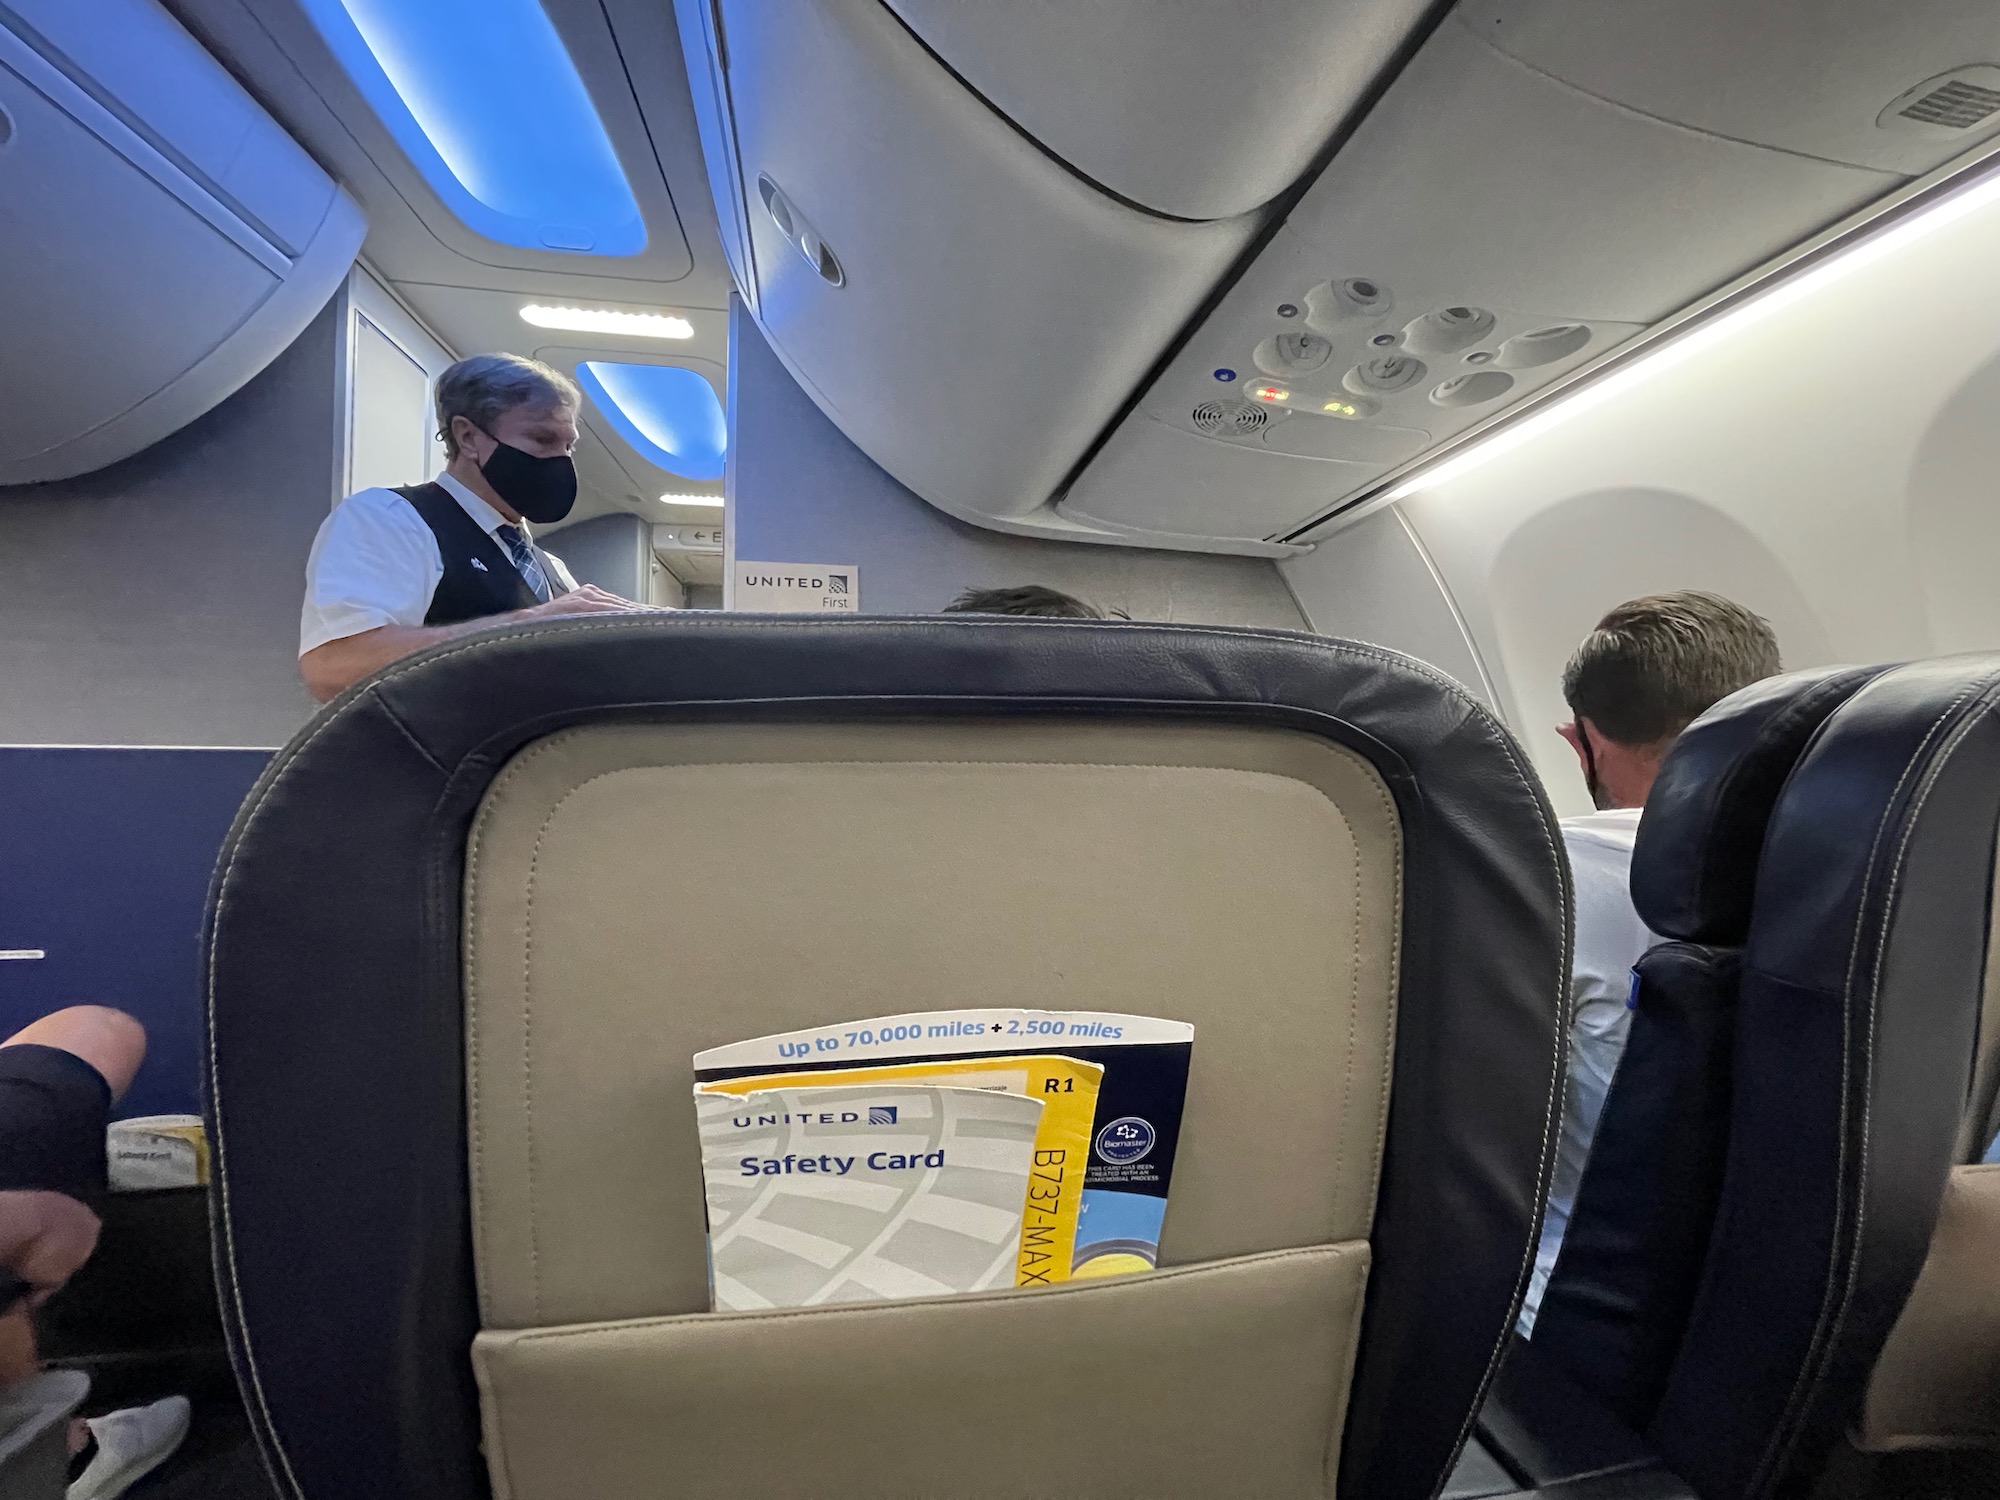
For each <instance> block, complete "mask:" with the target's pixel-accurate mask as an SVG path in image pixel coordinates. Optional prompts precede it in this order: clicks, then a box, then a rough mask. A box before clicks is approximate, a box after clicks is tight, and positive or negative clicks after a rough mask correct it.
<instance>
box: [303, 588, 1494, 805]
mask: <svg viewBox="0 0 2000 1500" xmlns="http://www.w3.org/2000/svg"><path fill="white" fill-rule="evenodd" d="M871 618H874V619H878V620H879V619H882V618H883V617H879V616H877V617H871ZM887 618H889V619H893V618H894V617H893V616H892V617H887ZM924 623H925V625H926V626H927V627H928V628H930V629H934V630H984V629H988V628H990V627H991V625H992V622H991V621H983V620H962V621H961V620H941V619H938V620H926V621H925V622H924ZM853 624H854V618H853V617H849V618H847V619H844V620H814V619H811V618H809V617H807V618H801V617H798V616H791V617H779V618H772V619H758V618H755V617H747V616H738V617H737V618H735V619H734V620H732V621H731V622H730V626H729V628H730V629H731V630H732V631H750V630H786V631H794V632H796V631H806V630H844V629H849V628H851V627H852V626H853ZM1075 624H1076V622H1075V621H1061V620H1038V619H1035V618H1033V617H1016V618H1014V619H1012V620H1010V621H1009V622H1008V628H1009V629H1010V630H1070V629H1074V628H1075ZM656 625H657V622H654V621H644V620H639V619H618V618H609V619H607V618H598V619H593V620H576V621H572V622H566V623H564V624H561V625H550V624H533V625H516V626H511V627H508V628H506V629H500V630H487V631H481V632H479V633H478V634H477V635H476V636H473V637H472V638H470V639H468V640H466V641H464V642H463V643H462V644H459V645H453V646H445V647H443V648H441V649H439V650H437V651H436V652H435V654H432V653H429V652H425V653H421V654H419V655H415V656H409V657H405V658H403V659H402V660H401V661H398V662H394V663H391V664H390V665H389V666H387V667H384V668H383V669H382V672H381V674H380V675H379V676H378V677H376V678H375V679H374V680H373V682H372V683H371V685H370V686H369V688H367V689H366V690H364V691H363V692H362V693H359V694H357V695H356V697H355V699H354V700H352V702H359V701H361V700H362V699H363V698H365V697H366V696H368V695H369V694H370V693H373V692H375V691H377V690H379V689H380V688H381V687H383V686H385V685H387V684H388V683H391V682H394V681H395V680H396V679H397V678H398V677H401V676H403V675H405V674H406V673H409V672H413V671H417V670H419V669H421V668H422V667H423V666H425V665H426V664H428V663H430V662H433V661H445V660H449V659H450V658H451V657H454V656H461V655H463V654H464V653H466V652H468V651H478V650H483V649H485V648H486V647H489V646H491V647H494V648H496V649H497V648H498V646H499V645H500V644H501V643H503V642H508V641H516V640H523V639H527V638H530V637H538V636H549V637H553V636H559V635H575V634H578V633H579V632H585V631H631V630H633V629H635V628H641V627H644V628H652V627H654V626H656ZM1105 628H1108V629H1111V630H1117V631H1130V632H1133V633H1135V634H1143V635H1195V636H1221V637H1225V638H1227V639H1230V640H1259V641H1279V642H1284V643H1286V644H1288V645H1293V646H1298V647H1303V648H1305V649H1307V650H1313V651H1325V652H1327V653H1329V654H1331V655H1335V656H1358V657H1363V658H1366V659H1367V660H1370V661H1379V662H1382V663H1384V664H1386V665H1389V666H1395V667H1401V668H1403V669H1404V670H1406V671H1409V672H1411V673H1413V674H1415V675H1416V676H1419V677H1422V678H1425V679H1427V680H1428V681H1430V682H1432V683H1435V684H1436V685H1437V686H1439V687H1441V688H1443V689H1444V690H1445V692H1446V693H1447V694H1448V695H1449V696H1450V697H1452V698H1454V699H1456V700H1457V701H1458V702H1459V703H1460V704H1461V705H1463V706H1464V707H1466V708H1469V709H1472V710H1473V711H1474V712H1475V713H1477V714H1478V715H1479V717H1480V718H1481V719H1483V720H1485V721H1486V722H1487V723H1489V724H1492V725H1493V726H1495V727H1496V728H1497V727H1500V721H1499V720H1498V719H1496V718H1494V716H1493V712H1492V710H1491V709H1489V708H1487V707H1486V705H1485V704H1484V703H1482V702H1480V701H1479V700H1478V699H1477V698H1475V697H1474V696H1473V695H1472V694H1471V692H1470V691H1468V690H1467V688H1466V687H1465V685H1464V684H1463V683H1461V682H1459V681H1457V680H1456V679H1455V678H1452V677H1447V676H1446V675H1445V674H1444V673H1442V672H1440V671H1438V670H1437V669H1436V668H1435V667H1433V666H1431V665H1430V663H1428V662H1424V661H1419V660H1418V659H1417V658H1416V657H1413V656H1404V655H1403V654H1401V653H1400V652H1396V651H1389V650H1385V649H1383V648H1381V647H1378V646H1371V645H1370V644H1368V643H1367V642H1366V641H1348V640H1341V639H1337V638H1335V637H1332V636H1322V635H1308V634H1306V633H1304V632H1301V631H1293V630H1260V629H1255V628H1251V627H1247V626H1229V625H1199V624H1187V625H1176V624H1172V623H1170V622H1167V621H1140V620H1131V621H1120V622H1118V623H1116V624H1109V623H1105ZM787 696H792V697H800V696H805V695H803V694H790V695H787ZM349 707H351V703H350V704H344V705H341V706H339V707H338V708H336V709H334V710H333V711H332V713H331V714H330V715H329V717H335V718H337V717H339V716H340V715H341V714H342V713H344V712H346V711H347V709H348V708H349ZM1502 732H1503V733H1504V732H1505V731H1504V730H1503V731H1502ZM1511 758H1512V757H1510V759H1511ZM1515 770H1516V773H1517V774H1518V773H1519V770H1520V766H1519V762H1518V761H1516V762H1515Z"/></svg>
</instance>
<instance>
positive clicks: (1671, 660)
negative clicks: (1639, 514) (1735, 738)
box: [1563, 589, 1784, 748]
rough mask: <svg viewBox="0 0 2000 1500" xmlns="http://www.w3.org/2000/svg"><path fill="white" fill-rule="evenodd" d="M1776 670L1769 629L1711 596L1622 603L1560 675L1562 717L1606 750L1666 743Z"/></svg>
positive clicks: (1690, 592) (1687, 594)
mask: <svg viewBox="0 0 2000 1500" xmlns="http://www.w3.org/2000/svg"><path fill="white" fill-rule="evenodd" d="M1783 670H1784V667H1783V665H1782V664H1781V663H1780V662H1779V660H1778V638H1777V637H1776V636H1775V635H1773V634H1772V633H1771V625H1770V622H1769V621H1768V620H1766V619H1764V618H1763V617H1762V616H1761V615H1756V614H1752V613H1751V612H1750V611H1749V610H1747V609H1745V608H1744V607H1743V606H1742V605H1740V604H1736V603H1733V602H1732V601H1730V600H1728V599H1725V598H1723V597H1722V596H1721V595H1720V594H1706V593H1702V592H1700V591H1698V590H1695V589H1685V590H1683V591H1681V592H1680V593H1675V594H1652V595H1648V596H1647V597H1646V598H1644V599H1630V600H1627V601H1626V602H1625V603H1623V604H1621V605H1619V606H1618V607H1617V608H1616V609H1614V610H1612V611H1611V613H1610V614H1608V615H1606V616H1605V617H1604V618H1603V619H1601V620H1599V621H1598V622H1597V629H1595V630H1593V631H1592V632H1591V633H1590V634H1589V635H1588V636H1586V637H1585V638H1584V642H1583V644H1582V645H1581V646H1578V647H1577V648H1576V655H1574V656H1572V657H1571V658H1570V659H1569V666H1568V667H1567V668H1565V669H1564V671H1563V697H1564V698H1565V699H1567V700H1568V702H1569V708H1570V712H1571V713H1573V714H1575V715H1576V716H1577V717H1578V718H1579V719H1588V720H1590V722H1591V723H1592V724H1593V725H1595V726H1596V728H1597V731H1598V733H1600V734H1602V735H1603V736H1604V737H1605V738H1606V739H1608V740H1610V741H1612V742H1613V743H1614V744H1619V745H1626V746H1631V747H1634V748H1637V747H1640V746H1648V745H1657V744H1660V743H1661V742H1662V741H1665V740H1670V739H1672V738H1673V737H1674V736H1675V735H1677V734H1679V733H1680V732H1681V731H1682V730H1683V729H1685V728H1687V727H1688V725H1690V724H1692V723H1693V722H1694V721H1695V720H1696V719H1698V718H1700V717H1701V716H1702V715H1703V714H1704V713H1706V712H1707V711H1708V710H1709V709H1710V708H1711V707H1712V706H1714V705H1715V704H1717V703H1719V702H1721V701H1722V700H1723V699H1724V698H1727V697H1728V696H1729V695H1730V694H1731V693H1733V692H1735V691H1736V690H1737V689H1738V688H1745V687H1748V686H1749V685H1750V684H1751V683H1753V682H1757V681H1760V680H1761V679H1763V678H1766V677H1774V676H1776V675H1777V674H1778V673H1779V672H1781V671H1783Z"/></svg>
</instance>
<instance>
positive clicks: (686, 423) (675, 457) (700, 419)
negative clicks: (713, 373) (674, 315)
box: [576, 359, 729, 479]
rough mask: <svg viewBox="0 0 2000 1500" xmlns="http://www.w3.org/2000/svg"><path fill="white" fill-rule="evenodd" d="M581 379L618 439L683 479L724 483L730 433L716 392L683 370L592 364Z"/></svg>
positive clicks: (579, 373)
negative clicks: (616, 433)
mask: <svg viewBox="0 0 2000 1500" xmlns="http://www.w3.org/2000/svg"><path fill="white" fill-rule="evenodd" d="M576 378H577V382H578V384H580V385H581V386H582V387H583V388H584V390H585V391H587V392H588V393H589V395H590V399H591V402H592V404H594V405H595V406H596V407H597V409H598V410H599V411H600V412H602V413H603V414H604V418H605V420H606V421H608V422H610V424H611V425H612V426H613V427H615V428H617V429H618V435H619V436H620V437H622V438H624V439H625V441H626V442H628V443H630V444H631V445H632V446H633V447H634V448H637V449H638V450H639V456H640V457H641V458H643V459H645V460H646V461H647V462H648V463H651V464H654V465H657V466H658V467H659V468H662V469H665V470H666V471H667V472H668V473H669V474H678V475H680V476H681V477H682V478H683V479H720V478H721V477H722V460H723V454H724V453H725V452H726V451H727V450H728V447H729V427H728V424H727V423H726V422H725V421H724V420H723V416H722V403H721V402H720V401H718V400H716V399H715V387H714V386H712V385H710V384H709V383H708V381H707V380H706V379H704V378H703V377H702V376H701V375H699V374H697V373H696V372H695V371H693V370H688V369H683V368H682V367H680V366H678V365H632V364H619V363H617V362H615V361H611V360H602V359H592V360H586V361H584V362H583V363H582V364H580V365H578V366H577V367H576Z"/></svg>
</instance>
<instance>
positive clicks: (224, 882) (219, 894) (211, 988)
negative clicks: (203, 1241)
mask: <svg viewBox="0 0 2000 1500" xmlns="http://www.w3.org/2000/svg"><path fill="white" fill-rule="evenodd" d="M366 696H367V695H366V694H356V695H355V697H354V699H353V700H351V702H352V703H358V702H361V701H363V700H364V699H365V698H366ZM349 706H350V707H351V704H350V705H349ZM337 717H339V715H336V714H328V715H327V717H326V718H325V720H323V721H322V722H321V723H320V724H318V725H316V726H314V727H312V728H311V729H309V730H308V731H307V733H306V736H305V738H304V739H303V740H301V741H300V742H299V746H298V749H296V750H294V751H293V752H292V753H291V754H290V755H289V756H287V757H286V758H285V761H284V763H283V764H282V765H280V766H278V767H276V768H275V769H274V770H273V771H272V773H271V780H270V782H269V784H268V785H266V786H265V787H264V788H263V790H262V792H261V793H258V792H255V791H254V790H253V793H252V795H253V796H255V798H256V801H255V804H254V805H252V806H247V807H246V808H245V809H244V811H243V812H242V813H241V814H239V816H240V817H242V818H243V820H244V822H243V824H242V825H241V826H244V827H247V826H248V822H249V820H250V819H252V818H254V817H255V816H256V812H257V809H258V808H261V807H262V806H263V805H264V804H265V803H266V802H268V801H270V800H271V798H272V796H273V795H274V794H275V793H276V792H277V789H278V787H279V785H280V784H281V783H282V782H283V781H284V779H285V777H286V776H287V775H289V774H290V772H291V769H292V767H293V766H294V765H296V764H297V763H298V760H299V757H300V756H302V755H303V754H304V753H305V752H306V750H307V749H308V748H309V747H310V746H311V745H312V743H313V741H314V740H316V739H318V738H319V737H320V736H321V735H322V734H324V733H325V732H326V731H327V730H328V729H329V728H331V727H332V725H333V723H334V721H335V719H336V718H337ZM242 853H243V840H242V839H241V838H238V839H236V840H235V841H234V842H233V843H232V844H231V845H230V848H229V858H228V859H227V860H226V861H224V863H223V866H222V873H221V876H220V878H218V879H217V881H216V883H215V917H214V920H213V921H212V923H211V924H210V931H211V932H219V931H220V930H221V928H222V914H223V912H224V910H225V909H226V908H227V907H228V905H229V887H230V882H231V880H232V879H233V878H234V877H235V874H236V862H237V860H238V859H239V858H240V857H241V856H242ZM215 947H216V945H215V943H214V942H213V940H211V941H210V943H209V945H208V966H207V972H206V974H205V975H204V978H205V980H206V985H205V995H204V1001H205V1005H204V1009H205V1011H206V1014H207V1019H208V1093H209V1102H210V1103H211V1104H212V1105H213V1106H214V1109H213V1113H214V1116H215V1140H214V1141H213V1142H212V1147H213V1153H214V1157H215V1166H216V1170H215V1171H214V1173H213V1174H212V1175H213V1177H214V1179H215V1189H216V1197H217V1198H218V1200H219V1201H220V1202H221V1205H222V1214H221V1218H222V1244H221V1247H220V1248H221V1256H220V1259H221V1262H222V1264H223V1266H224V1267H226V1268H227V1271H228V1274H227V1276H226V1277H224V1278H222V1279H224V1280H226V1281H227V1283H228V1287H229V1300H230V1303H231V1305H232V1306H233V1307H234V1308H235V1310H236V1337H237V1341H238V1342H239V1343H240V1344H241V1345H242V1348H243V1363H244V1364H245V1366H247V1367H248V1371H249V1375H250V1382H249V1383H250V1391H251V1394H252V1395H253V1396H254V1397H255V1398H256V1401H257V1410H258V1411H259V1413H260V1414H261V1415H262V1416H263V1419H264V1430H265V1431H266V1432H267V1433H268V1434H269V1435H270V1446H271V1449H272V1451H273V1452H275V1453H276V1454H277V1458H278V1467H280V1468H281V1469H282V1470H283V1471H284V1478H285V1482H286V1483H287V1484H288V1485H290V1486H291V1490H292V1494H293V1495H294V1496H295V1497H297V1500H304V1495H305V1491H304V1490H303V1489H302V1488H301V1487H300V1485H299V1479H298V1475H297V1473H295V1472H294V1471H293V1469H292V1459H291V1455H290V1454H289V1453H287V1452H286V1451H285V1442H284V1437H283V1436H282V1434H280V1433H279V1431H278V1424H277V1420H276V1419H275V1418H274V1417H273V1416H272V1414H271V1404H270V1401H269V1399H268V1398H267V1397H266V1396H265V1394H264V1381H263V1377H262V1376H261V1374H260V1373H259V1372H258V1369H257V1351H256V1348H255V1345H254V1343H253V1341H252V1339H251V1337H250V1315H249V1312H248V1310H247V1309H246V1308H245V1307H244V1306H243V1287H242V1283H241V1282H240V1281H239V1280H238V1278H237V1275H236V1224H235V1216H234V1214H233V1213H232V1212H231V1211H230V1206H229V1178H228V1176H227V1174H226V1173H225V1172H223V1171H222V1170H221V1168H222V1166H223V1164H224V1163H225V1162H226V1160H227V1157H228V1144H227V1142H226V1141H225V1140H224V1135H225V1134H226V1131H225V1128H224V1122H223V1115H222V1074H221V1070H220V1068H219V1067H218V1059H217V1056H216V1047H215V1034H216V1026H215Z"/></svg>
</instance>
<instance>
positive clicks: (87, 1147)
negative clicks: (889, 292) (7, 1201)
mask: <svg viewBox="0 0 2000 1500" xmlns="http://www.w3.org/2000/svg"><path fill="white" fill-rule="evenodd" d="M110 1119H111V1086H110V1085H109V1084H107V1083H106V1082H105V1081H104V1075H103V1074H101V1073H99V1072H98V1071H97V1069H95V1068H93V1067H92V1066H91V1065H90V1064H89V1063H87V1062H85V1061H84V1060H83V1059H82V1058H80V1057H78V1056H77V1055H76V1054H75V1053H73V1052H65V1051H63V1050H62V1049H61V1048H60V1047H40V1046H36V1045H35V1044H33V1043H31V1042H23V1043H17V1044H15V1045H14V1046H11V1047H0V1190H7V1189H19V1188H39V1189H46V1190H50V1191H53V1192H58V1193H67V1194H69V1195H70V1196H71V1197H72V1198H77V1199H80V1200H82V1201H83V1202H85V1203H89V1204H93V1205H94V1204H95V1203H96V1202H97V1200H98V1199H99V1198H101V1197H102V1196H103V1194H104V1191H105V1164H104V1129H105V1126H106V1125H107V1124H108V1123H109V1122H110Z"/></svg>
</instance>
